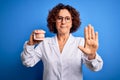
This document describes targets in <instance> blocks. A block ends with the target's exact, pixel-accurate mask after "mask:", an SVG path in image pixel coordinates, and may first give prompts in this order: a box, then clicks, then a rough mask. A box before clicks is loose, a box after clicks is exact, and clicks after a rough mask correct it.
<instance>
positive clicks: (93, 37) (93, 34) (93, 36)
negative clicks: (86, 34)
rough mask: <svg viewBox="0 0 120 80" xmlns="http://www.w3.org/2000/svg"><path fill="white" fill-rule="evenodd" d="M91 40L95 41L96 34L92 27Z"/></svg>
mask: <svg viewBox="0 0 120 80" xmlns="http://www.w3.org/2000/svg"><path fill="white" fill-rule="evenodd" d="M91 39H93V40H95V32H94V28H93V27H91Z"/></svg>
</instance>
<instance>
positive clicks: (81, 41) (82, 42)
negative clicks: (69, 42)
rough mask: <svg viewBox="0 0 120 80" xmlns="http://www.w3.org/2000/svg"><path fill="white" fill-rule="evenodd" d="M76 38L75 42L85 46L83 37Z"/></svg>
mask: <svg viewBox="0 0 120 80" xmlns="http://www.w3.org/2000/svg"><path fill="white" fill-rule="evenodd" d="M73 37H74V41H75V42H77V43H78V44H79V45H84V38H83V37H75V36H73Z"/></svg>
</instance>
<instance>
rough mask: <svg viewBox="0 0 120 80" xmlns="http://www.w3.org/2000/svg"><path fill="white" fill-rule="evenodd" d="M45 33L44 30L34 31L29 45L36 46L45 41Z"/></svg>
mask: <svg viewBox="0 0 120 80" xmlns="http://www.w3.org/2000/svg"><path fill="white" fill-rule="evenodd" d="M44 36H45V31H44V30H34V31H33V32H32V34H31V35H30V39H29V41H28V43H27V44H28V45H35V44H38V43H39V42H41V41H43V40H44Z"/></svg>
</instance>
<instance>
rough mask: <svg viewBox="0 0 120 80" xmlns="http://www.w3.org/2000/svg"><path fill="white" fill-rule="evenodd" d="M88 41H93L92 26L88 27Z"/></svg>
mask: <svg viewBox="0 0 120 80" xmlns="http://www.w3.org/2000/svg"><path fill="white" fill-rule="evenodd" d="M88 39H91V24H89V25H88Z"/></svg>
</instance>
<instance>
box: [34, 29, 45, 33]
mask: <svg viewBox="0 0 120 80" xmlns="http://www.w3.org/2000/svg"><path fill="white" fill-rule="evenodd" d="M34 32H35V33H41V34H44V33H45V31H44V30H35V31H34Z"/></svg>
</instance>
